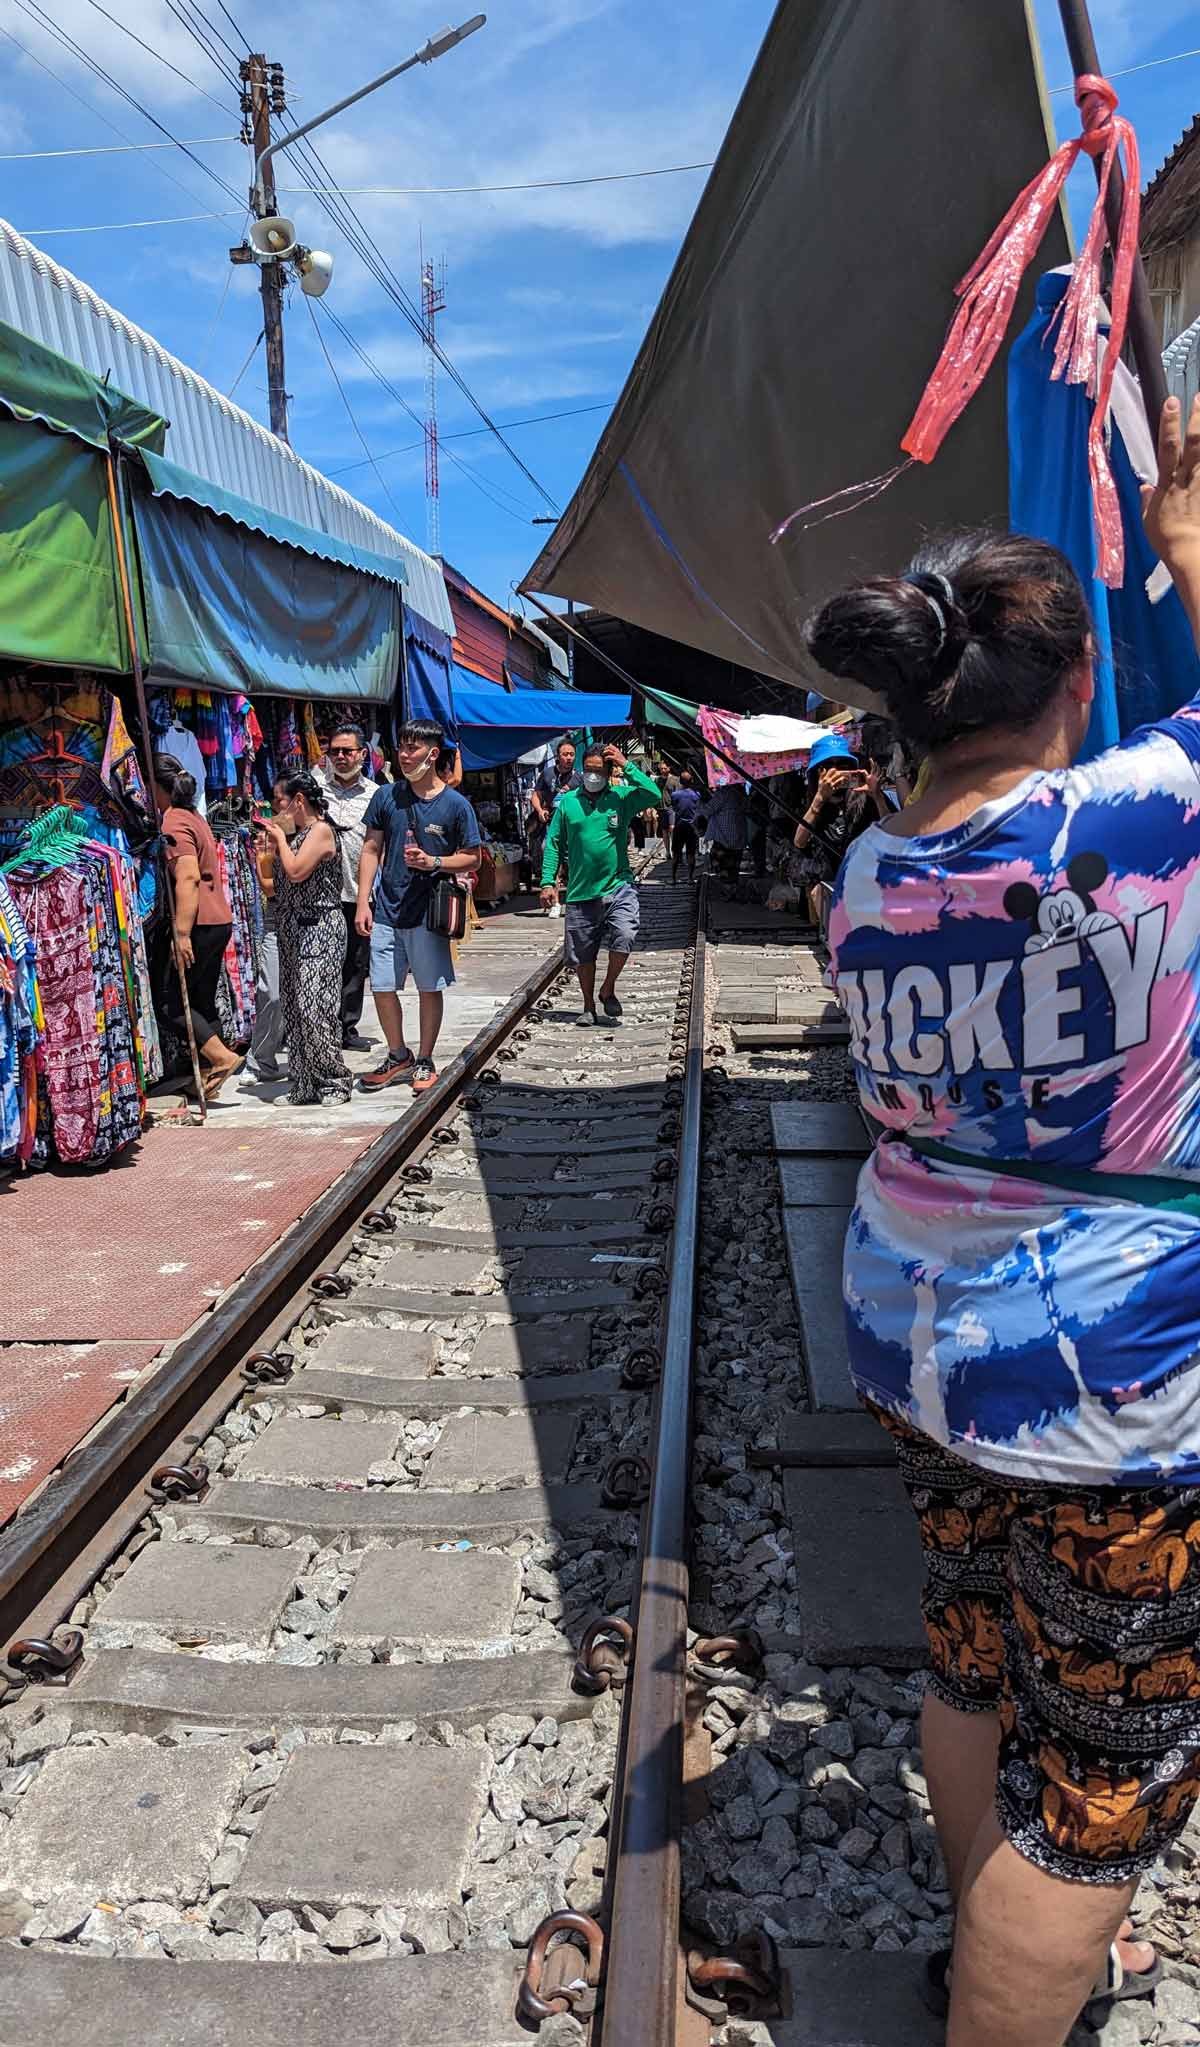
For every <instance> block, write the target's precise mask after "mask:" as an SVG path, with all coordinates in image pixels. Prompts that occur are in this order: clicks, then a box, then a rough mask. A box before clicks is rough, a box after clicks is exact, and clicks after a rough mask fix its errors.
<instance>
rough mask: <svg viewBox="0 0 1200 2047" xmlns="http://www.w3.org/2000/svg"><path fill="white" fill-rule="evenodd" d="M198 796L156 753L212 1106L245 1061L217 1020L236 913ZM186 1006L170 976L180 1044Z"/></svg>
mask: <svg viewBox="0 0 1200 2047" xmlns="http://www.w3.org/2000/svg"><path fill="white" fill-rule="evenodd" d="M196 793H197V792H196V779H195V777H194V776H193V775H189V774H188V773H187V771H186V770H185V769H184V767H183V766H182V765H181V763H180V762H179V761H178V760H177V759H176V757H175V755H174V754H170V753H156V754H155V756H154V796H155V802H156V804H157V807H158V812H159V816H160V818H161V820H162V832H163V839H164V841H165V844H166V852H167V868H168V871H169V873H170V876H171V887H172V892H173V894H174V899H175V929H174V943H175V953H176V957H177V959H178V961H179V963H180V965H181V966H182V967H183V969H184V981H185V984H186V988H187V996H186V1004H187V1010H189V1011H190V1012H191V1021H192V1030H193V1033H194V1036H195V1039H196V1045H197V1047H198V1049H199V1053H200V1058H201V1060H202V1061H203V1063H204V1066H205V1067H206V1068H207V1071H206V1072H202V1073H201V1084H202V1086H203V1088H204V1098H205V1100H206V1101H209V1102H211V1101H215V1100H216V1098H217V1095H218V1094H219V1093H220V1091H221V1089H222V1088H223V1087H224V1085H225V1082H226V1081H227V1080H228V1079H229V1078H230V1075H231V1074H234V1073H237V1072H238V1071H239V1069H240V1068H241V1066H242V1065H243V1064H244V1061H243V1060H242V1058H241V1057H240V1056H239V1054H238V1053H237V1052H235V1051H234V1050H233V1049H232V1047H231V1046H229V1045H227V1044H226V1043H225V1040H224V1038H223V1037H222V1036H221V1027H220V1024H219V1022H218V1020H217V984H218V982H219V981H220V978H221V962H222V960H223V959H224V956H225V948H226V946H227V945H228V943H229V939H230V934H231V932H232V930H233V912H232V910H231V909H230V907H229V899H228V897H227V896H226V894H225V890H224V888H223V887H222V885H221V863H220V859H219V857H218V854H217V842H216V840H215V839H214V838H213V835H212V832H211V830H210V828H209V825H208V821H207V819H205V818H203V817H201V816H200V813H199V812H198V810H197V809H196ZM184 1000H185V998H184V994H183V990H182V989H181V987H180V983H179V976H178V974H177V973H168V975H167V978H166V988H165V1005H164V1006H165V1012H166V1020H167V1022H168V1023H169V1024H170V1026H171V1028H172V1029H173V1030H174V1031H175V1032H176V1034H177V1036H179V1037H180V1038H186V1036H187V1015H186V1013H185V1008H184Z"/></svg>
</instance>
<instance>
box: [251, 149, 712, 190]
mask: <svg viewBox="0 0 1200 2047" xmlns="http://www.w3.org/2000/svg"><path fill="white" fill-rule="evenodd" d="M715 161H716V159H715V157H714V158H711V159H710V160H709V161H708V162H707V163H671V164H665V165H664V166H663V167H662V169H661V170H656V171H608V172H606V173H605V174H604V175H603V176H602V177H594V178H531V179H528V180H527V181H526V182H525V183H523V184H516V185H346V186H343V188H342V196H343V197H344V198H348V197H349V196H350V195H351V194H353V195H354V196H355V197H356V198H360V199H361V198H367V197H370V196H372V195H374V196H375V197H376V198H387V197H391V198H399V197H403V196H405V195H409V196H413V197H420V196H421V195H426V196H429V195H436V194H438V193H441V194H451V193H463V192H559V191H563V190H564V189H566V188H567V187H568V186H573V185H623V184H628V183H629V182H630V180H632V179H634V178H674V177H678V175H679V174H680V172H681V171H711V169H712V167H713V163H715ZM308 189H309V187H308V186H307V185H281V186H280V187H279V190H280V191H281V192H307V191H308Z"/></svg>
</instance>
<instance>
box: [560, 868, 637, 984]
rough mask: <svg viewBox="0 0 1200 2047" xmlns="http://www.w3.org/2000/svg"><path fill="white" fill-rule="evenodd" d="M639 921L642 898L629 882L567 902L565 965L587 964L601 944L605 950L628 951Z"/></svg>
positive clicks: (635, 936) (564, 946)
mask: <svg viewBox="0 0 1200 2047" xmlns="http://www.w3.org/2000/svg"><path fill="white" fill-rule="evenodd" d="M641 921H642V900H641V897H640V896H639V895H638V892H637V889H636V888H635V887H634V885H633V883H632V882H631V881H627V882H623V883H622V885H621V887H620V888H619V889H617V891H616V893H615V894H614V895H611V896H593V897H592V898H591V900H590V901H589V902H586V903H568V904H567V907H566V914H565V918H564V928H563V941H564V943H563V953H564V957H565V959H566V962H567V965H568V966H569V967H590V966H591V965H592V963H593V961H594V960H595V958H596V955H597V954H598V953H599V951H600V948H601V946H606V947H607V948H608V950H609V952H632V951H633V948H634V946H635V945H636V944H637V935H638V931H639V929H640V927H641Z"/></svg>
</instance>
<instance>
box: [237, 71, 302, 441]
mask: <svg viewBox="0 0 1200 2047" xmlns="http://www.w3.org/2000/svg"><path fill="white" fill-rule="evenodd" d="M242 77H243V80H244V81H245V83H246V84H247V85H248V86H249V89H250V120H251V126H252V131H253V136H254V159H255V161H254V188H253V190H252V192H251V194H250V203H251V205H252V206H253V208H254V212H255V216H256V218H257V219H259V220H266V219H267V218H268V217H269V216H270V215H271V214H273V213H276V212H277V211H278V207H277V205H276V200H275V169H274V165H273V164H272V163H271V161H270V148H271V98H270V93H269V90H268V70H267V60H266V58H265V57H264V56H261V55H255V56H252V57H247V58H246V59H245V60H244V62H243V64H242ZM287 139H289V140H290V139H291V138H287ZM259 289H260V291H261V292H262V308H263V332H264V333H265V335H266V337H267V400H268V403H269V405H270V409H271V432H272V433H273V434H277V435H278V436H279V439H280V440H281V441H286V440H287V437H288V416H287V385H286V383H285V381H284V367H283V270H282V267H281V265H280V264H279V263H278V262H276V261H275V260H273V259H268V260H267V261H266V262H263V263H260V264H259Z"/></svg>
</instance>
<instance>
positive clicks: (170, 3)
mask: <svg viewBox="0 0 1200 2047" xmlns="http://www.w3.org/2000/svg"><path fill="white" fill-rule="evenodd" d="M163 4H164V5H165V7H166V9H167V12H168V14H170V15H171V16H172V17H173V18H174V20H176V21H177V22H178V23H179V26H180V28H181V29H182V30H183V31H184V34H185V35H189V36H190V37H191V39H192V41H193V42H194V43H195V45H196V48H197V49H198V50H199V51H200V52H201V54H202V55H203V56H205V57H207V58H208V61H209V63H210V64H212V65H213V66H214V68H215V69H216V70H218V71H219V72H220V74H221V76H222V78H223V79H224V80H225V82H226V84H227V85H232V87H233V89H234V91H235V92H240V91H241V80H240V79H239V78H238V75H237V72H236V71H231V70H230V68H229V66H228V64H227V63H226V62H225V60H224V58H223V57H219V56H218V55H217V53H216V51H215V50H214V49H213V47H212V44H211V43H209V42H208V41H207V40H206V38H205V37H204V36H203V35H202V34H201V33H200V30H199V29H198V28H197V27H196V24H195V22H194V21H193V20H192V18H191V16H190V14H187V13H185V11H184V9H183V8H182V7H179V6H177V5H176V0H163ZM92 5H93V6H95V0H92Z"/></svg>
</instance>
